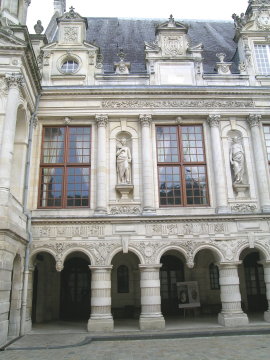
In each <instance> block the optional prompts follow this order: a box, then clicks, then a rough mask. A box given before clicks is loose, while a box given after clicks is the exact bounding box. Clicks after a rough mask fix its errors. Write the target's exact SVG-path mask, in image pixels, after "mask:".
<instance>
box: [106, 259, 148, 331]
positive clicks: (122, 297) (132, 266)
mask: <svg viewBox="0 0 270 360" xmlns="http://www.w3.org/2000/svg"><path fill="white" fill-rule="evenodd" d="M112 265H113V269H112V314H113V318H114V319H138V318H139V315H140V307H141V291H140V271H139V259H138V257H137V256H136V255H135V254H133V253H130V252H129V253H127V254H124V253H118V254H116V255H115V256H114V258H113V260H112ZM115 325H116V326H117V322H115Z"/></svg>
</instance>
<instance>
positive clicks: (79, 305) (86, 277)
mask: <svg viewBox="0 0 270 360" xmlns="http://www.w3.org/2000/svg"><path fill="white" fill-rule="evenodd" d="M71 256H72V257H71ZM71 256H70V257H69V258H68V259H67V260H66V261H65V264H64V269H63V270H62V272H61V292H60V319H61V320H70V321H74V320H75V321H77V320H88V319H89V316H90V310H91V302H90V293H91V272H90V269H89V265H90V263H89V260H88V259H87V258H86V257H85V258H84V257H83V256H82V254H76V253H75V254H71Z"/></svg>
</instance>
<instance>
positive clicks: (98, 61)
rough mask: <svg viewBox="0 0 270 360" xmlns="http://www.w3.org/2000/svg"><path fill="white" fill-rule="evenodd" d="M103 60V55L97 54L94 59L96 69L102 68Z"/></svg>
mask: <svg viewBox="0 0 270 360" xmlns="http://www.w3.org/2000/svg"><path fill="white" fill-rule="evenodd" d="M103 61H104V58H103V55H101V54H98V55H97V59H96V68H97V69H102V68H103Z"/></svg>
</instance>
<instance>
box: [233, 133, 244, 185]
mask: <svg viewBox="0 0 270 360" xmlns="http://www.w3.org/2000/svg"><path fill="white" fill-rule="evenodd" d="M230 162H231V165H232V170H233V181H234V183H237V184H242V183H243V175H244V169H245V168H244V163H245V154H244V150H243V146H242V144H241V140H240V138H239V137H237V136H234V137H233V138H232V144H231V148H230Z"/></svg>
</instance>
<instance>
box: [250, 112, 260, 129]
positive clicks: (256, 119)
mask: <svg viewBox="0 0 270 360" xmlns="http://www.w3.org/2000/svg"><path fill="white" fill-rule="evenodd" d="M261 119H262V116H261V115H259V114H249V116H248V118H247V122H248V124H249V126H250V127H251V128H252V127H253V126H259V124H260V121H261Z"/></svg>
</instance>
